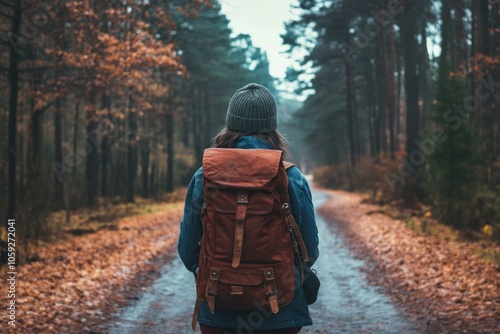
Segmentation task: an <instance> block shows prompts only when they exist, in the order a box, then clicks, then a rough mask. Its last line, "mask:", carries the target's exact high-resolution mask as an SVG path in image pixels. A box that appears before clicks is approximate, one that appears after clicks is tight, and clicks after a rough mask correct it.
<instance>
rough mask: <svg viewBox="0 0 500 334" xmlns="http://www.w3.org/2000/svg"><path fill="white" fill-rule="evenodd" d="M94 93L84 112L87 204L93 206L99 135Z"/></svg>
mask: <svg viewBox="0 0 500 334" xmlns="http://www.w3.org/2000/svg"><path fill="white" fill-rule="evenodd" d="M96 105H97V104H96V92H95V91H94V92H92V93H91V96H90V103H89V106H88V108H89V109H87V112H86V123H87V126H86V136H87V138H85V142H86V145H87V161H86V168H85V174H86V179H87V180H86V181H87V204H88V205H89V206H94V205H95V204H96V200H97V190H98V186H99V184H98V179H99V145H98V144H99V142H100V140H101V138H100V137H101V133H100V131H99V130H100V129H99V122H98V116H97V111H96Z"/></svg>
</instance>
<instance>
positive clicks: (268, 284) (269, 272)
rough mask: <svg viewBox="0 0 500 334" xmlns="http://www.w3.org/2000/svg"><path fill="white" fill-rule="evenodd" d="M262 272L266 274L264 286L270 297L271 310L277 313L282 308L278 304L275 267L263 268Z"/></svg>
mask: <svg viewBox="0 0 500 334" xmlns="http://www.w3.org/2000/svg"><path fill="white" fill-rule="evenodd" d="M262 274H263V276H264V288H265V289H266V295H267V298H268V299H269V306H271V311H272V312H273V313H274V314H276V313H278V312H279V310H280V308H279V306H278V297H277V292H276V290H277V289H276V281H275V279H274V270H273V268H266V269H264V270H263V272H262Z"/></svg>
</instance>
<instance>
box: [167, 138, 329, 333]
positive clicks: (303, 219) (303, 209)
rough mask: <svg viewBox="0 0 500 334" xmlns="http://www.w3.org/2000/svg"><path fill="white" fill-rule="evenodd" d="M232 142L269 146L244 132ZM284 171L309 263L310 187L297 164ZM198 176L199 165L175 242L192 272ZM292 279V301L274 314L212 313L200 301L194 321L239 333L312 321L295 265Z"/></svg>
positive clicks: (314, 240)
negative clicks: (293, 288)
mask: <svg viewBox="0 0 500 334" xmlns="http://www.w3.org/2000/svg"><path fill="white" fill-rule="evenodd" d="M235 146H236V147H237V148H266V149H270V146H269V145H268V144H267V143H265V142H264V141H262V140H260V139H259V138H257V137H253V136H244V137H242V138H240V140H239V141H238V142H237V143H236V145H235ZM287 175H288V193H289V197H290V208H291V212H292V214H293V216H294V217H295V220H296V221H297V224H298V225H299V228H300V232H301V234H302V237H303V238H304V242H305V244H306V248H307V253H308V255H309V265H312V264H313V263H314V262H315V261H316V259H317V258H318V256H319V250H318V242H319V240H318V229H317V227H316V220H315V217H314V207H313V204H312V199H311V191H310V189H309V185H308V183H307V181H306V179H305V177H304V175H303V174H302V173H301V172H300V171H299V169H298V168H297V167H292V168H290V169H288V170H287ZM202 176H203V175H202V168H200V169H198V171H197V172H196V173H195V174H194V176H193V178H192V180H191V182H190V184H189V187H188V191H187V195H186V203H185V207H184V216H183V218H182V221H181V228H180V234H179V243H178V245H177V247H178V250H179V255H180V257H181V259H182V261H183V262H184V265H185V266H186V268H187V269H188V270H190V271H192V272H195V271H196V269H197V268H198V258H199V252H200V246H199V244H198V241H199V240H200V238H201V236H202V233H203V228H202V225H201V219H200V212H201V207H202V204H203V194H202ZM295 283H296V284H295V286H296V287H297V288H296V290H295V292H294V296H293V300H292V302H291V303H289V304H288V305H285V306H283V307H280V311H279V312H278V313H277V314H272V313H271V312H270V311H266V310H264V309H262V310H256V311H253V312H236V311H224V310H217V309H216V310H215V313H214V314H212V313H210V310H209V309H208V305H207V304H206V303H202V304H201V305H200V313H199V316H198V321H199V322H200V323H202V324H205V325H208V326H213V327H225V328H239V329H241V330H242V332H243V333H248V332H251V331H250V329H259V330H271V329H279V328H289V327H303V326H308V325H312V320H311V317H310V315H309V309H308V307H307V303H306V300H305V295H304V291H303V289H302V286H301V284H300V275H299V270H298V269H297V268H295Z"/></svg>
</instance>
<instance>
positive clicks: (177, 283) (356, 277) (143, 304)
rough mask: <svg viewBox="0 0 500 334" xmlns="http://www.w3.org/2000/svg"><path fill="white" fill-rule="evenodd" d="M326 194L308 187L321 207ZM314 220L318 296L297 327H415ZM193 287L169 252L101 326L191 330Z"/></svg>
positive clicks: (119, 331)
mask: <svg viewBox="0 0 500 334" xmlns="http://www.w3.org/2000/svg"><path fill="white" fill-rule="evenodd" d="M328 196H329V195H327V194H326V193H324V192H321V191H319V190H313V201H314V204H315V207H316V208H318V207H320V206H321V205H322V204H323V203H324V202H325V201H326V200H327V198H328ZM330 196H332V195H330ZM333 196H335V195H333ZM317 224H318V229H319V236H320V258H319V259H318V262H317V263H316V265H315V268H317V270H318V275H319V277H320V279H321V284H322V287H321V291H320V295H319V298H318V301H317V302H316V304H314V305H312V306H311V307H310V311H311V315H312V318H313V322H314V325H313V326H312V327H306V328H304V329H303V330H302V331H301V333H406V334H412V333H420V332H419V331H418V329H417V327H415V326H414V325H412V323H411V322H410V320H408V319H406V318H405V317H404V316H403V315H402V314H401V313H399V312H398V310H397V309H396V307H395V306H394V305H393V304H392V303H391V300H390V298H389V297H388V296H386V295H385V294H384V293H382V292H381V290H379V289H377V288H376V287H374V286H371V285H369V284H368V283H367V280H366V279H365V273H364V272H363V270H362V268H363V267H364V266H365V262H364V261H363V260H360V259H356V258H355V256H354V255H353V254H352V253H351V252H350V251H349V249H348V248H347V245H346V244H345V243H344V240H343V237H342V235H341V233H340V232H339V231H337V230H336V228H335V224H329V223H328V222H327V221H325V219H324V218H322V217H321V216H320V215H319V214H318V215H317ZM194 291H195V283H194V278H193V275H192V274H191V273H190V272H188V271H187V270H186V269H185V268H184V266H183V264H182V262H181V261H180V260H179V259H178V257H174V259H172V260H171V261H170V262H169V263H167V264H166V265H165V266H163V267H162V269H161V271H160V277H159V278H158V279H157V280H156V281H155V282H154V283H153V284H152V285H151V286H150V287H149V288H148V289H147V290H146V291H145V292H144V293H143V294H142V295H141V296H140V298H139V299H138V300H137V301H135V302H134V303H132V305H129V306H126V307H124V308H122V309H121V311H120V313H119V314H118V317H117V320H116V321H115V322H113V323H111V324H109V325H108V326H107V327H108V328H107V330H106V331H105V332H106V333H114V334H126V333H129V334H132V333H179V334H180V333H192V331H191V329H190V320H191V314H192V310H193V305H194V301H195V292H194Z"/></svg>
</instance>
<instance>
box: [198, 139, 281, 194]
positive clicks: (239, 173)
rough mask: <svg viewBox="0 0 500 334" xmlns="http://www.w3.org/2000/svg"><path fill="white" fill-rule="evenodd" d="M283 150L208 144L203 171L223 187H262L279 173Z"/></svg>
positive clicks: (207, 176) (204, 155)
mask: <svg viewBox="0 0 500 334" xmlns="http://www.w3.org/2000/svg"><path fill="white" fill-rule="evenodd" d="M282 155H283V152H282V151H278V150H266V149H238V148H209V149H206V150H205V153H204V154H203V175H204V176H205V178H207V179H208V180H210V181H211V182H213V183H215V184H216V185H217V186H219V187H221V188H232V187H238V188H244V189H249V190H250V189H261V188H263V187H265V186H266V185H267V184H268V183H269V182H270V181H271V180H272V179H273V178H274V177H275V176H276V175H277V174H278V170H279V167H280V164H281V158H282Z"/></svg>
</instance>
